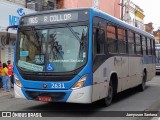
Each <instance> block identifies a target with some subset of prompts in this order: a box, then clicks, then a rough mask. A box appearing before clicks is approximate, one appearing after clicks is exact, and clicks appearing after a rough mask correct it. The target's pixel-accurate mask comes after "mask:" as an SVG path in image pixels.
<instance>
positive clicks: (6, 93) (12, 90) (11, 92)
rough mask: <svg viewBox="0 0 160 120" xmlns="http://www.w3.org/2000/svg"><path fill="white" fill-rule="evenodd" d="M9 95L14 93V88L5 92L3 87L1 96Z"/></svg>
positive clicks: (0, 92) (0, 90)
mask: <svg viewBox="0 0 160 120" xmlns="http://www.w3.org/2000/svg"><path fill="white" fill-rule="evenodd" d="M9 95H14V88H11V91H10V92H4V91H3V90H2V89H0V97H3V96H9Z"/></svg>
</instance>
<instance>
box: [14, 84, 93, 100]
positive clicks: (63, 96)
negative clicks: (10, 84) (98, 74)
mask: <svg viewBox="0 0 160 120" xmlns="http://www.w3.org/2000/svg"><path fill="white" fill-rule="evenodd" d="M14 93H15V97H16V98H23V99H28V100H39V99H38V98H39V97H50V98H51V101H50V102H68V103H91V93H92V86H86V87H83V88H79V89H75V90H41V89H27V88H20V87H18V86H17V85H14ZM46 102H47V101H46Z"/></svg>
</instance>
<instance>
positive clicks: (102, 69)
mask: <svg viewBox="0 0 160 120" xmlns="http://www.w3.org/2000/svg"><path fill="white" fill-rule="evenodd" d="M112 73H116V74H117V76H118V89H119V90H118V91H122V90H125V89H127V86H126V83H127V80H128V78H127V75H128V57H123V58H122V57H120V56H113V57H110V58H108V59H107V60H106V61H105V62H104V63H102V64H101V65H100V66H99V68H98V69H97V70H96V71H95V72H94V74H93V95H92V101H96V100H99V99H102V98H105V97H106V96H107V95H108V86H109V82H110V77H111V75H112ZM119 76H120V77H119Z"/></svg>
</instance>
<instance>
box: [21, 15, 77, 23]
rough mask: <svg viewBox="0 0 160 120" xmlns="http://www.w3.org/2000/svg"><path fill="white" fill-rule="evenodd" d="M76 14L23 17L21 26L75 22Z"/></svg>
mask: <svg viewBox="0 0 160 120" xmlns="http://www.w3.org/2000/svg"><path fill="white" fill-rule="evenodd" d="M77 21H78V12H74V13H69V12H67V13H49V14H40V15H35V16H29V17H24V22H22V24H23V25H44V24H56V23H66V22H77Z"/></svg>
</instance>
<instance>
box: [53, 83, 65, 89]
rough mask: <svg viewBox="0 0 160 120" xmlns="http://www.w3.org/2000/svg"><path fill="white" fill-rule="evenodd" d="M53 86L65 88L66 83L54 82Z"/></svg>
mask: <svg viewBox="0 0 160 120" xmlns="http://www.w3.org/2000/svg"><path fill="white" fill-rule="evenodd" d="M52 88H65V85H64V83H52Z"/></svg>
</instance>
